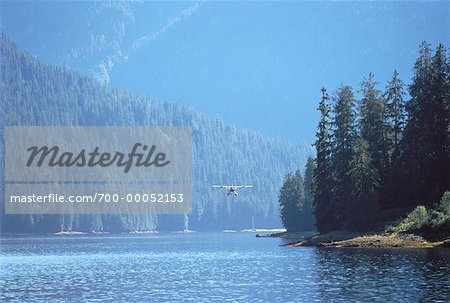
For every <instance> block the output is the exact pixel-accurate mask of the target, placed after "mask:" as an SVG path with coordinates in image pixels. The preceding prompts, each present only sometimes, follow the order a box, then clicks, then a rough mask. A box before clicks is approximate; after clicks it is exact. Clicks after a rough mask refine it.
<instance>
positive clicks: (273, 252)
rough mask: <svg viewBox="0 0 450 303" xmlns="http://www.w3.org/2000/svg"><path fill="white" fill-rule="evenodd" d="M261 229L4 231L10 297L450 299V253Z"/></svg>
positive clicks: (1, 259)
mask: <svg viewBox="0 0 450 303" xmlns="http://www.w3.org/2000/svg"><path fill="white" fill-rule="evenodd" d="M282 243H283V240H281V239H274V238H255V235H254V234H252V233H195V234H177V233H160V234H149V235H118V236H112V235H100V236H45V237H36V236H34V237H6V238H5V237H4V238H1V239H0V250H1V251H0V290H1V293H0V301H1V302H66V301H67V302H225V301H238V302H314V301H323V302H336V301H342V302H348V301H379V302H417V301H427V302H428V301H437V302H439V301H442V302H450V266H449V264H450V250H444V249H440V250H439V249H433V250H429V249H390V250H382V249H336V248H334V249H324V248H307V247H295V248H294V247H282V246H279V245H280V244H282Z"/></svg>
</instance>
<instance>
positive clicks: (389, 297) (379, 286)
mask: <svg viewBox="0 0 450 303" xmlns="http://www.w3.org/2000/svg"><path fill="white" fill-rule="evenodd" d="M315 254H316V258H317V272H318V276H319V279H320V280H321V281H322V282H320V283H318V285H320V288H319V292H320V297H321V298H322V299H324V300H326V301H328V300H342V301H345V300H346V298H358V300H363V301H368V300H371V299H374V298H377V299H378V300H379V301H382V302H401V301H404V302H405V301H406V302H411V301H413V302H417V301H422V302H423V301H430V300H435V301H443V302H448V301H449V299H450V281H449V279H450V268H449V261H450V252H449V251H448V250H444V249H433V250H431V249H386V250H383V249H350V248H347V249H317V250H316V251H315Z"/></svg>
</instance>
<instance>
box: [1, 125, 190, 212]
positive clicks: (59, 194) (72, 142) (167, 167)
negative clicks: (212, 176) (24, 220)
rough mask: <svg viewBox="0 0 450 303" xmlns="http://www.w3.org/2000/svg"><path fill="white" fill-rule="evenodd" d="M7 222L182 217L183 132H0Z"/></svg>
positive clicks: (185, 203) (186, 172) (186, 175)
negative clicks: (15, 217)
mask: <svg viewBox="0 0 450 303" xmlns="http://www.w3.org/2000/svg"><path fill="white" fill-rule="evenodd" d="M5 166H6V170H5V180H6V184H5V203H6V206H5V211H6V213H7V214H19V213H20V214H26V213H40V214H50V213H55V214H63V213H67V214H73V213H80V214H84V213H95V214H98V213H133V214H140V213H149V212H151V213H188V212H190V210H191V196H192V188H191V176H192V131H191V128H190V127H158V126H146V127H70V126H65V127H64V126H58V127H48V126H45V127H42V126H38V127H30V126H9V127H6V129H5Z"/></svg>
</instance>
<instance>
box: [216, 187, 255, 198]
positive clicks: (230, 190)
mask: <svg viewBox="0 0 450 303" xmlns="http://www.w3.org/2000/svg"><path fill="white" fill-rule="evenodd" d="M251 187H253V185H213V186H212V188H224V189H226V190H228V193H227V196H229V195H235V196H239V193H238V192H237V190H238V189H242V188H251Z"/></svg>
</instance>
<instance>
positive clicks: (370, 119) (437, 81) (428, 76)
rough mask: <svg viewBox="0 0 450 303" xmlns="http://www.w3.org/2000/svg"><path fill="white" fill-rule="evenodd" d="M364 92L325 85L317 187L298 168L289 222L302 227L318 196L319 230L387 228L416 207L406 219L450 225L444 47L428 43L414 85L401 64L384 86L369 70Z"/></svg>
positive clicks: (448, 69) (283, 199) (289, 189)
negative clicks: (406, 80)
mask: <svg viewBox="0 0 450 303" xmlns="http://www.w3.org/2000/svg"><path fill="white" fill-rule="evenodd" d="M407 92H409V98H407V95H408V94H407ZM359 93H360V94H361V98H360V99H359V100H357V98H356V97H355V94H354V90H353V88H352V87H350V86H348V85H342V86H340V87H339V88H338V89H337V90H336V91H335V92H334V93H333V95H332V97H331V98H330V96H329V94H328V92H327V90H326V89H325V88H322V99H321V101H320V103H319V108H318V110H319V111H320V114H321V118H320V121H319V123H318V127H317V132H316V142H315V147H316V152H317V153H316V159H315V164H314V174H313V175H314V176H313V182H312V183H313V184H312V188H309V187H310V185H309V184H310V182H311V181H310V180H309V181H308V184H306V186H303V185H302V181H301V175H300V174H299V173H298V172H297V173H296V174H295V175H288V176H287V177H286V178H285V181H284V185H283V187H282V189H281V191H280V196H279V201H280V204H281V217H282V219H283V223H284V225H285V226H286V227H287V228H288V230H290V231H295V230H299V229H301V224H302V223H301V222H303V221H307V220H309V219H308V216H309V214H308V213H307V212H305V209H307V208H308V203H312V207H313V211H314V213H315V217H316V221H317V222H316V224H317V228H318V230H319V231H320V232H328V231H333V230H350V231H361V230H374V229H378V228H380V229H382V228H384V227H385V226H386V224H389V223H390V222H394V221H395V220H398V219H399V218H402V217H404V216H405V215H406V214H407V213H408V212H410V214H409V215H408V216H407V217H406V219H405V220H406V221H403V223H402V224H403V225H410V226H413V225H414V224H412V222H413V221H414V220H418V221H420V222H422V223H420V224H418V225H417V226H418V227H421V226H422V225H423V226H428V228H429V229H433V228H441V229H445V228H447V233H448V230H450V193H446V194H445V195H443V194H444V192H445V191H446V190H450V64H449V58H448V57H447V53H446V49H445V47H444V46H443V45H441V44H440V45H438V46H437V47H436V50H435V51H434V52H433V50H432V49H431V46H430V45H429V44H428V43H426V42H423V43H422V44H421V46H420V49H419V57H418V59H417V61H416V62H415V65H414V76H413V79H412V83H411V84H410V85H408V86H406V85H405V84H404V83H403V82H402V81H401V80H400V76H399V74H398V72H396V71H394V72H393V74H392V78H391V79H390V80H389V81H388V83H387V85H386V87H385V89H384V90H380V89H379V83H378V82H376V81H375V79H374V76H373V74H369V76H368V77H367V78H366V79H364V81H363V82H362V83H361V87H360V88H359ZM311 165H312V164H310V166H311ZM309 170H310V169H309ZM307 171H308V169H307ZM308 178H310V177H308ZM305 179H306V176H305ZM295 180H297V181H295ZM305 189H307V190H311V191H312V193H313V194H312V196H313V198H312V202H308V201H307V199H305V197H304V196H305V194H304V192H305ZM441 197H442V199H441ZM438 203H440V204H439V205H438ZM305 205H306V208H305ZM413 210H414V211H413ZM287 211H288V212H289V214H287ZM292 214H294V215H292ZM402 224H400V225H402ZM299 226H300V227H299Z"/></svg>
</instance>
